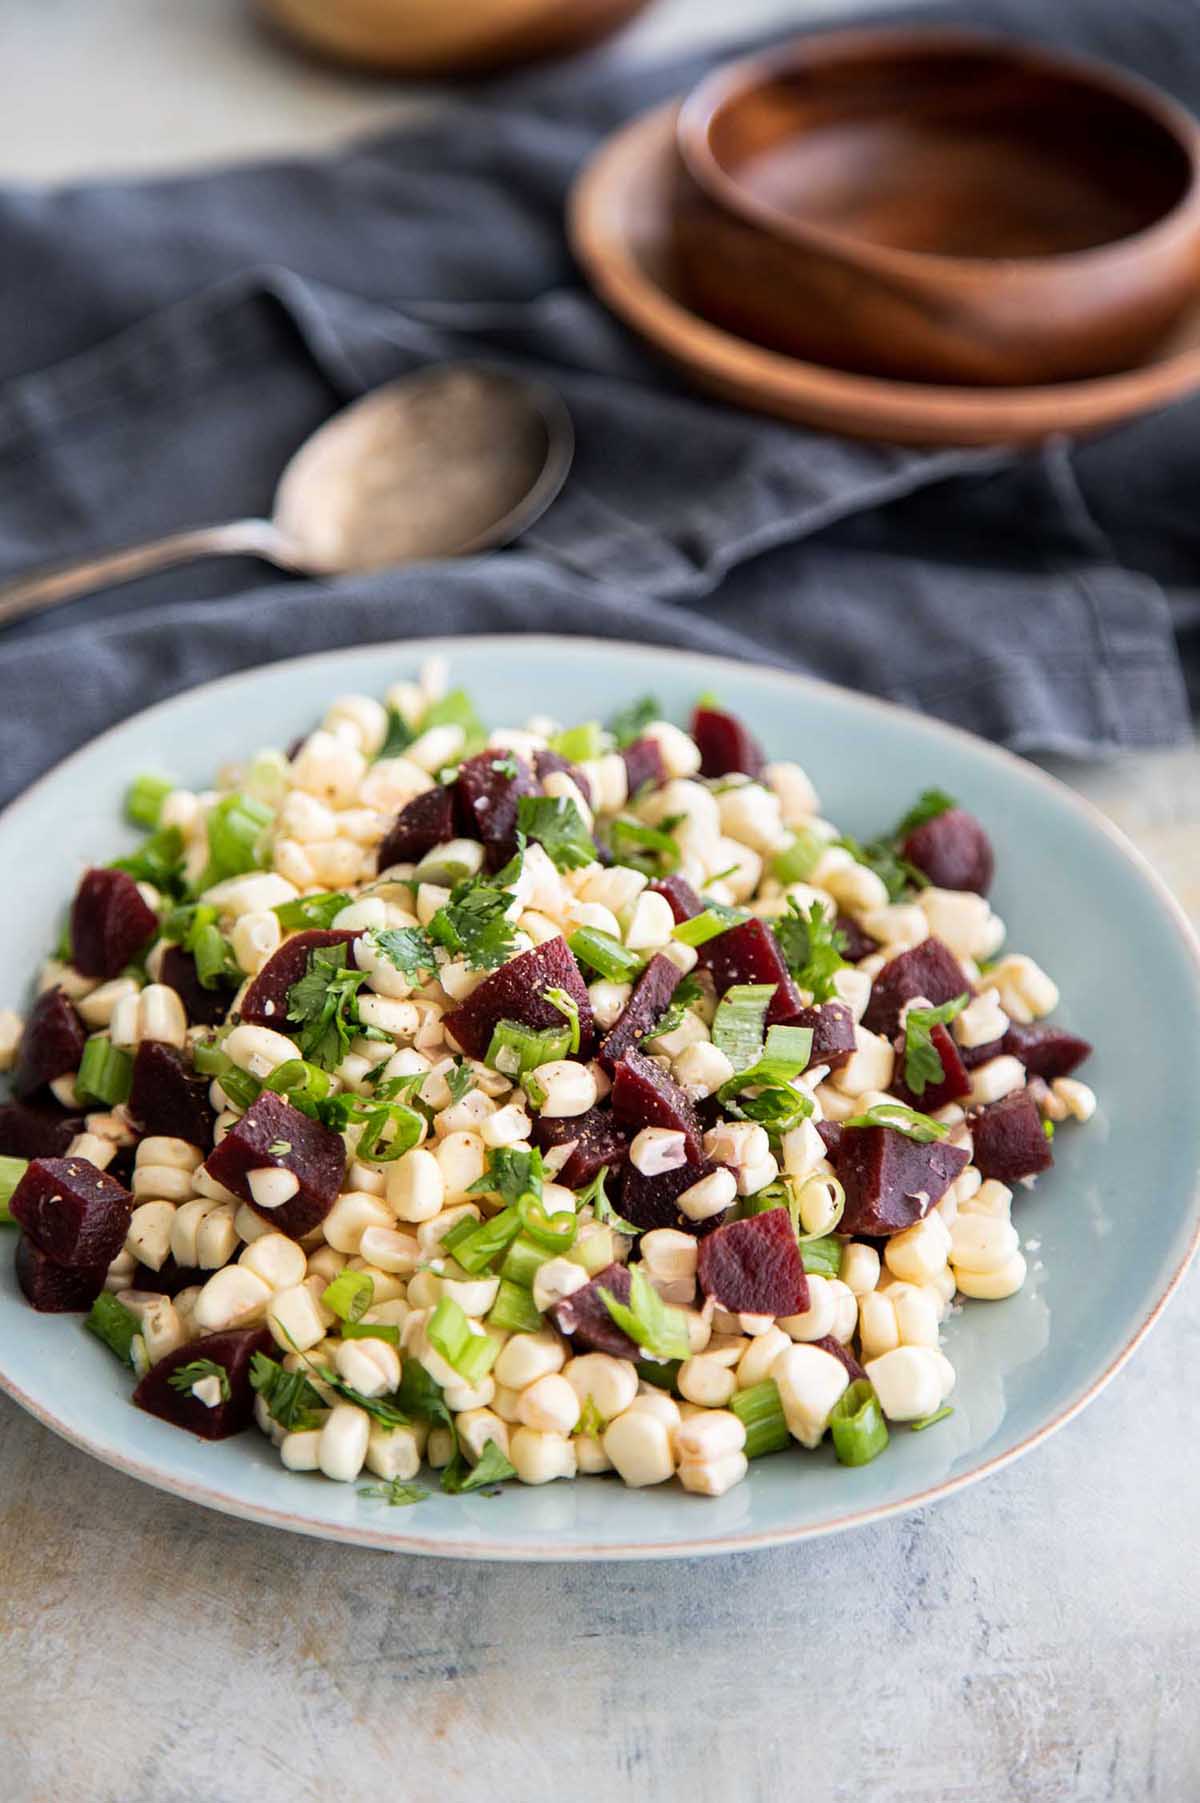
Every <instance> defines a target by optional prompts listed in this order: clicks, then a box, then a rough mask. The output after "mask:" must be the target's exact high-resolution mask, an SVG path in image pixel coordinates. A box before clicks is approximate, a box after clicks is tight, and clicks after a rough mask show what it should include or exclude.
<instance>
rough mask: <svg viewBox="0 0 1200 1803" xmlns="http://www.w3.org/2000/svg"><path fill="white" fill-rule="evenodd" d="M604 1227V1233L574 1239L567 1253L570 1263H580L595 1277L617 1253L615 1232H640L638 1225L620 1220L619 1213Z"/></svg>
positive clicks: (610, 1262) (589, 1274)
mask: <svg viewBox="0 0 1200 1803" xmlns="http://www.w3.org/2000/svg"><path fill="white" fill-rule="evenodd" d="M606 1229H607V1230H606V1231H605V1232H604V1233H594V1232H593V1233H589V1234H586V1235H585V1236H584V1238H583V1239H581V1240H576V1241H575V1244H574V1245H573V1246H572V1247H571V1250H570V1251H569V1252H568V1253H567V1257H568V1258H569V1259H570V1261H571V1263H572V1264H573V1265H582V1267H583V1269H584V1270H585V1271H586V1272H587V1274H588V1276H589V1277H595V1276H596V1275H597V1274H598V1273H599V1272H600V1271H603V1270H604V1268H605V1266H606V1265H611V1264H612V1262H613V1259H614V1258H615V1256H616V1254H617V1245H616V1241H615V1240H614V1237H613V1235H614V1234H615V1233H625V1232H626V1231H628V1232H629V1233H630V1234H637V1233H640V1232H641V1228H640V1227H634V1226H632V1225H631V1224H630V1223H629V1222H627V1221H622V1220H621V1217H620V1215H617V1214H614V1215H613V1216H612V1218H611V1220H610V1221H609V1222H608V1223H606Z"/></svg>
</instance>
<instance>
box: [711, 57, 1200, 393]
mask: <svg viewBox="0 0 1200 1803" xmlns="http://www.w3.org/2000/svg"><path fill="white" fill-rule="evenodd" d="M677 144H678V150H679V155H680V159H681V162H682V171H681V175H680V184H681V186H680V196H679V210H678V217H677V224H676V248H677V252H678V256H679V260H680V268H681V274H682V278H683V280H684V283H685V285H686V289H687V292H688V294H689V296H690V298H691V299H692V301H693V303H694V304H695V306H696V307H697V309H698V310H699V311H700V312H702V313H703V314H704V315H705V316H706V317H707V318H709V319H711V320H713V321H715V322H716V323H718V324H720V325H722V326H724V327H726V328H727V329H729V330H731V331H733V332H736V333H737V334H739V335H740V336H742V337H744V338H750V339H753V340H754V341H755V342H757V343H759V344H763V345H767V346H770V347H771V348H772V349H775V350H782V351H785V352H787V353H789V354H791V355H793V356H799V357H804V358H807V359H810V360H811V361H814V362H818V363H823V364H826V365H828V366H830V367H833V368H837V369H845V370H855V371H861V372H865V373H869V374H872V375H882V376H888V377H892V378H898V379H901V380H910V381H911V380H916V381H931V382H951V383H960V384H961V383H991V384H998V385H1003V386H1016V385H1029V384H1033V383H1040V382H1054V381H1065V380H1073V379H1080V378H1083V377H1089V376H1096V375H1103V374H1106V373H1109V372H1111V371H1114V370H1119V369H1126V368H1128V367H1130V365H1131V364H1133V363H1135V362H1136V361H1137V360H1138V359H1139V358H1141V357H1143V356H1144V355H1146V354H1147V352H1149V351H1150V350H1151V349H1152V348H1153V347H1154V345H1155V344H1156V343H1157V342H1158V341H1160V340H1161V339H1162V337H1163V335H1164V333H1165V332H1166V331H1167V329H1168V328H1169V326H1170V325H1171V324H1172V322H1173V321H1175V320H1176V319H1177V318H1178V317H1179V315H1180V313H1181V312H1182V310H1183V309H1184V307H1185V306H1186V305H1187V304H1188V302H1189V301H1190V300H1192V299H1194V298H1195V296H1196V294H1197V291H1198V287H1200V128H1198V127H1197V125H1196V122H1195V121H1194V120H1193V119H1192V118H1191V117H1190V116H1189V115H1188V114H1187V113H1186V112H1184V111H1183V109H1182V108H1180V107H1178V106H1176V105H1175V104H1174V102H1173V101H1170V100H1168V99H1167V97H1166V96H1165V95H1163V94H1160V93H1159V92H1158V91H1157V90H1156V89H1153V88H1151V87H1149V86H1147V85H1146V84H1144V83H1142V82H1140V81H1135V80H1134V79H1132V78H1129V77H1126V76H1124V75H1122V74H1119V73H1117V72H1116V71H1113V70H1110V69H1108V68H1106V67H1103V66H1101V65H1098V64H1095V63H1091V62H1086V61H1083V60H1081V59H1078V58H1074V57H1066V56H1060V55H1057V54H1054V53H1051V52H1049V51H1045V50H1041V49H1037V48H1033V47H1028V46H1024V45H1020V44H1015V43H1012V42H1010V41H1008V40H1006V39H1001V38H996V37H989V36H986V35H984V34H982V33H976V32H970V31H958V30H949V29H947V30H942V29H925V30H908V29H892V30H880V31H850V32H835V33H829V34H825V35H821V36H816V37H812V38H808V39H801V40H800V41H799V42H798V43H796V44H794V45H791V46H789V47H787V48H786V49H784V50H782V51H776V52H773V53H770V54H768V55H766V56H762V57H754V58H750V59H748V60H746V61H744V62H741V63H737V64H734V65H732V66H731V67H727V68H725V69H722V70H719V71H718V72H717V73H716V74H715V75H713V76H711V77H710V78H709V79H708V80H706V81H704V82H703V83H702V84H701V85H700V87H699V88H697V89H696V91H695V92H694V93H693V94H692V95H691V96H690V97H689V98H688V100H687V101H686V102H685V104H684V106H683V109H682V111H681V113H680V116H679V125H678V136H677Z"/></svg>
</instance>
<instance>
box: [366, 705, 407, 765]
mask: <svg viewBox="0 0 1200 1803" xmlns="http://www.w3.org/2000/svg"><path fill="white" fill-rule="evenodd" d="M416 736H417V735H416V733H415V732H414V731H413V729H412V727H411V726H410V725H409V724H408V721H407V720H406V719H405V718H404V715H403V714H402V713H401V712H400V710H399V708H395V707H389V709H388V724H387V736H386V737H385V739H384V741H383V744H382V745H381V746H380V747H379V750H378V752H377V753H376V757H380V758H398V757H401V756H402V755H403V753H404V752H406V751H407V750H408V748H409V746H410V745H411V744H412V742H413V740H414V739H415V738H416Z"/></svg>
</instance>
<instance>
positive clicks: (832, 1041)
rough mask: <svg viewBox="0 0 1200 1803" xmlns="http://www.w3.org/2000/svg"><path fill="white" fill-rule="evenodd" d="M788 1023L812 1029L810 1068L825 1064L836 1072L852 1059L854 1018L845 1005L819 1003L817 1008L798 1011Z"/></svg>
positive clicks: (791, 1025)
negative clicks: (814, 1065)
mask: <svg viewBox="0 0 1200 1803" xmlns="http://www.w3.org/2000/svg"><path fill="white" fill-rule="evenodd" d="M787 1024H788V1026H789V1027H810V1028H811V1029H812V1036H813V1042H812V1055H811V1056H810V1058H809V1060H808V1062H809V1064H810V1065H813V1064H827V1065H828V1066H829V1068H830V1070H831V1071H836V1070H840V1069H841V1068H842V1066H843V1064H849V1062H850V1060H851V1058H852V1057H853V1056H854V1016H853V1015H852V1014H851V1012H850V1010H849V1008H847V1006H846V1004H845V1002H821V1003H820V1004H819V1005H818V1006H816V1007H812V1008H801V1009H800V1010H799V1011H798V1012H797V1013H796V1014H794V1015H793V1016H792V1018H791V1019H790V1020H789V1021H788V1023H787Z"/></svg>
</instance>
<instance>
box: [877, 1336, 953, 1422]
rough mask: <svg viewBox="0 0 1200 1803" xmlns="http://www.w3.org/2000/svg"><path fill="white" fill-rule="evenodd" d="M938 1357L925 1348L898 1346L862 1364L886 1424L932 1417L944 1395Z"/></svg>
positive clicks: (937, 1354)
mask: <svg viewBox="0 0 1200 1803" xmlns="http://www.w3.org/2000/svg"><path fill="white" fill-rule="evenodd" d="M939 1361H940V1354H939V1353H937V1352H936V1351H934V1350H933V1349H932V1348H930V1347H928V1346H898V1347H896V1348H895V1349H894V1350H893V1351H891V1352H885V1353H883V1354H881V1356H880V1357H879V1358H874V1359H869V1360H868V1361H867V1363H866V1364H865V1365H864V1367H863V1369H864V1370H865V1372H866V1374H867V1377H868V1378H869V1379H870V1382H871V1383H872V1385H873V1386H874V1389H875V1394H876V1395H877V1396H878V1398H879V1406H880V1408H881V1409H882V1410H883V1412H884V1414H885V1415H886V1416H887V1418H888V1420H889V1421H920V1420H922V1419H923V1418H924V1417H925V1416H926V1415H932V1414H935V1413H936V1411H937V1410H938V1409H939V1408H941V1406H942V1398H943V1396H944V1395H945V1394H946V1384H945V1377H944V1374H943V1372H942V1369H941V1364H940V1362H939Z"/></svg>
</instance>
